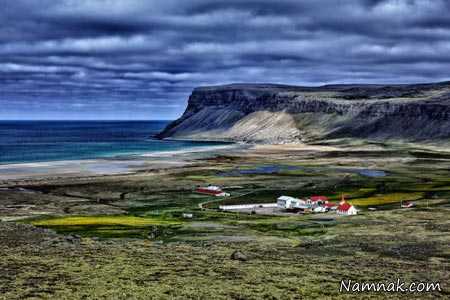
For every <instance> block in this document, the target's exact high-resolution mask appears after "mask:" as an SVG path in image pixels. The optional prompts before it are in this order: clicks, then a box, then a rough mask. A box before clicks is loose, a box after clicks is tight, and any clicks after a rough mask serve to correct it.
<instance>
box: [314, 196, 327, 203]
mask: <svg viewBox="0 0 450 300" xmlns="http://www.w3.org/2000/svg"><path fill="white" fill-rule="evenodd" d="M310 199H311V201H314V202H315V201H328V197H325V196H311V197H310Z"/></svg>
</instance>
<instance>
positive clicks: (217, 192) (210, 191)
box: [195, 185, 230, 197]
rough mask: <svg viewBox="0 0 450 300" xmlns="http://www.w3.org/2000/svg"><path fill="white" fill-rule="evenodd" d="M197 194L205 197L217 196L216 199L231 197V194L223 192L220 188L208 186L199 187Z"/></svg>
mask: <svg viewBox="0 0 450 300" xmlns="http://www.w3.org/2000/svg"><path fill="white" fill-rule="evenodd" d="M195 191H196V192H197V193H199V194H204V195H210V196H216V197H228V196H230V194H229V193H225V192H224V191H222V189H221V188H220V187H218V186H213V185H210V186H207V187H198V188H197V189H196V190H195Z"/></svg>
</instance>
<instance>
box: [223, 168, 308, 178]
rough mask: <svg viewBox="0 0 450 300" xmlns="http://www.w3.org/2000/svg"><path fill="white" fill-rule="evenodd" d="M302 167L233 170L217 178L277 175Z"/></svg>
mask: <svg viewBox="0 0 450 300" xmlns="http://www.w3.org/2000/svg"><path fill="white" fill-rule="evenodd" d="M300 169H302V167H297V166H287V165H264V166H259V167H255V168H251V169H235V170H231V171H227V172H220V173H219V174H217V175H218V176H223V177H234V176H241V175H264V174H277V173H280V172H285V171H295V170H300Z"/></svg>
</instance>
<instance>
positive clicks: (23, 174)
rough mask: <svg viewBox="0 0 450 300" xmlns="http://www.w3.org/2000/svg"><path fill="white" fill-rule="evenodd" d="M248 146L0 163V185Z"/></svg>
mask: <svg viewBox="0 0 450 300" xmlns="http://www.w3.org/2000/svg"><path fill="white" fill-rule="evenodd" d="M244 148H248V147H247V145H245V146H244V145H242V144H230V145H220V146H219V145H217V146H203V147H201V146H199V147H189V148H185V149H180V150H172V151H158V152H147V153H139V154H125V155H115V156H112V157H100V158H92V159H75V160H55V161H39V162H23V163H10V164H0V181H2V182H1V183H0V184H8V182H10V181H18V180H19V181H20V180H44V179H46V178H50V177H52V178H53V177H66V178H69V177H84V176H89V177H92V176H105V175H121V174H123V175H126V174H134V173H137V172H139V171H145V170H154V169H164V168H171V167H181V166H186V165H189V164H191V163H192V162H190V161H191V160H193V159H196V158H201V157H208V156H213V155H216V154H220V152H222V151H232V150H233V151H236V150H242V149H244Z"/></svg>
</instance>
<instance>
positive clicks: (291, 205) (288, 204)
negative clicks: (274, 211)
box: [277, 196, 309, 209]
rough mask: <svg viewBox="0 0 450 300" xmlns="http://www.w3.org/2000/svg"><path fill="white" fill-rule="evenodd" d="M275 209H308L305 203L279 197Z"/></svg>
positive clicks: (291, 198)
mask: <svg viewBox="0 0 450 300" xmlns="http://www.w3.org/2000/svg"><path fill="white" fill-rule="evenodd" d="M277 207H278V208H280V209H305V208H309V206H308V205H307V204H306V201H304V200H302V199H298V198H294V197H289V196H281V197H278V199H277Z"/></svg>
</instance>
